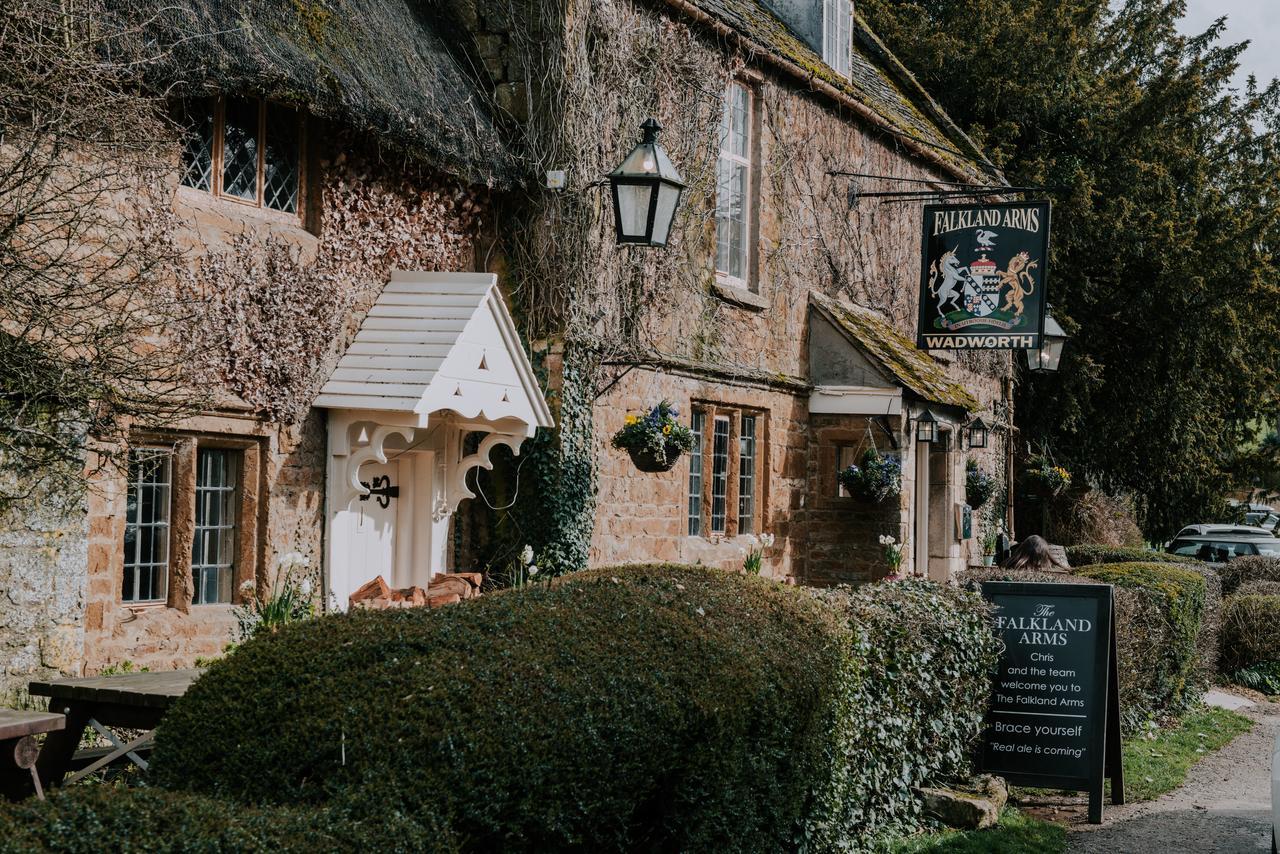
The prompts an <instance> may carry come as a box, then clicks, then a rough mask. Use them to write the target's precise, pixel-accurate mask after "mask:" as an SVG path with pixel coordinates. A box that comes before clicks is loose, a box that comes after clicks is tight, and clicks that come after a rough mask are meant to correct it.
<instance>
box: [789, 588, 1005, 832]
mask: <svg viewBox="0 0 1280 854" xmlns="http://www.w3.org/2000/svg"><path fill="white" fill-rule="evenodd" d="M814 595H816V596H818V597H820V598H822V599H824V600H825V601H827V602H829V603H830V604H832V605H834V606H836V607H837V608H838V609H839V610H840V611H841V612H842V613H843V614H845V615H846V617H847V619H848V620H849V624H850V625H851V626H852V627H853V629H854V631H855V633H856V637H857V641H856V644H857V645H856V651H857V657H858V660H859V662H860V665H861V668H862V672H863V678H862V680H861V681H860V682H859V684H858V688H857V691H856V692H855V694H854V698H853V699H854V708H855V710H856V714H857V720H856V724H857V725H856V727H855V729H854V730H853V733H854V739H853V741H852V742H851V743H849V744H846V745H845V746H844V747H843V752H844V756H845V764H846V767H848V768H849V769H852V770H853V774H852V776H851V778H850V781H851V783H852V786H853V791H852V792H851V793H850V796H849V797H847V798H846V799H845V812H844V815H843V817H842V818H841V820H840V821H841V825H842V826H843V828H844V829H845V832H846V833H852V834H853V835H854V836H859V837H862V838H871V837H876V836H882V835H885V834H886V833H888V832H893V831H905V830H910V829H912V828H914V827H915V826H916V824H917V821H916V820H917V819H918V817H919V806H920V802H919V799H918V797H917V796H916V793H915V789H916V787H918V786H923V785H926V784H927V783H929V782H930V781H935V780H941V779H946V778H949V777H954V776H961V775H963V774H965V773H967V772H968V771H969V762H970V759H971V756H972V754H971V751H970V748H971V747H972V746H973V743H974V741H975V739H976V738H977V737H978V735H980V733H981V731H982V727H983V722H984V719H985V717H986V711H987V704H988V702H989V700H990V696H991V674H992V673H993V672H994V671H995V666H996V656H997V654H998V651H999V642H998V641H997V640H996V637H995V635H994V633H993V632H992V631H991V622H990V609H989V607H988V606H987V604H986V603H985V601H984V600H983V599H982V598H981V597H979V596H978V595H976V594H974V593H972V592H969V591H965V590H960V589H956V588H948V587H942V586H940V585H937V584H933V583H930V582H927V581H912V580H908V581H900V582H892V583H881V584H871V585H867V586H863V587H859V588H856V589H855V590H849V589H847V588H844V589H837V590H826V591H814Z"/></svg>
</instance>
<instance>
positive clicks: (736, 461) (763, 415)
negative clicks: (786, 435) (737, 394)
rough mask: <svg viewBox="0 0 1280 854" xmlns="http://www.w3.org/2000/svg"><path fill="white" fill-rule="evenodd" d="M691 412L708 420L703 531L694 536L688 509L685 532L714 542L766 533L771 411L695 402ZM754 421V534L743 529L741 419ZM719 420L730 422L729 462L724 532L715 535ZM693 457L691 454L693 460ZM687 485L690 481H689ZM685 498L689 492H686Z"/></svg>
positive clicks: (703, 485) (703, 472)
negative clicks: (713, 517)
mask: <svg viewBox="0 0 1280 854" xmlns="http://www.w3.org/2000/svg"><path fill="white" fill-rule="evenodd" d="M690 409H691V412H700V413H702V414H703V417H704V419H705V421H704V425H705V426H704V429H703V435H702V454H701V456H702V471H701V475H702V483H701V488H702V501H701V526H700V527H701V531H700V532H699V533H694V532H692V530H691V525H690V523H689V520H688V516H689V514H688V508H686V513H685V517H686V522H685V531H686V534H687V536H689V537H696V538H698V539H703V540H709V541H711V542H722V541H725V540H731V539H733V538H734V537H737V536H738V535H739V534H747V533H753V534H759V533H761V532H762V531H765V530H767V524H768V520H767V513H766V508H767V507H768V506H769V481H768V478H767V477H765V472H767V471H768V470H769V428H770V423H769V421H770V419H769V412H768V410H764V409H758V408H755V407H748V406H734V405H730V404H723V403H717V402H712V401H694V402H693V405H692V407H691V408H690ZM744 415H746V416H750V417H754V418H755V420H756V422H755V429H756V434H755V461H754V466H753V470H752V478H753V483H754V487H755V490H754V499H753V502H752V504H753V506H752V508H751V531H743V530H741V528H742V527H743V526H742V525H741V520H740V517H739V511H740V495H739V488H740V487H739V484H740V473H741V430H742V417H743V416H744ZM717 418H727V419H728V421H729V436H728V459H727V468H726V477H725V481H726V482H725V529H724V531H722V532H721V531H714V530H712V527H711V512H712V490H713V488H714V485H713V478H712V470H713V466H714V464H715V463H714V454H713V453H712V451H713V449H714V442H715V422H716V419H717ZM693 456H694V455H693V454H691V455H690V457H693ZM686 483H688V481H686ZM685 492H686V494H687V492H688V490H685Z"/></svg>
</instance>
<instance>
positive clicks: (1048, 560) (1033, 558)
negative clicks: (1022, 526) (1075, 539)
mask: <svg viewBox="0 0 1280 854" xmlns="http://www.w3.org/2000/svg"><path fill="white" fill-rule="evenodd" d="M1004 568H1005V569H1027V570H1040V571H1044V570H1065V569H1067V567H1066V566H1064V565H1063V564H1062V562H1061V561H1059V560H1058V558H1056V557H1055V556H1054V554H1053V552H1052V551H1050V550H1049V543H1048V542H1047V541H1046V540H1045V538H1044V537H1041V536H1039V535H1037V534H1032V535H1031V536H1029V537H1027V538H1026V539H1025V540H1023V541H1022V542H1020V543H1018V545H1017V546H1016V547H1015V548H1014V549H1013V550H1012V551H1011V552H1009V556H1008V557H1007V558H1005V559H1004Z"/></svg>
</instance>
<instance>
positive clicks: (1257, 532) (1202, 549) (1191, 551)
mask: <svg viewBox="0 0 1280 854" xmlns="http://www.w3.org/2000/svg"><path fill="white" fill-rule="evenodd" d="M1165 551H1166V552H1168V553H1170V554H1175V555H1185V556H1187V557H1193V558H1195V559H1196V560H1202V561H1205V562H1206V563H1224V562H1226V561H1229V560H1231V559H1232V558H1237V557H1241V556H1243V555H1274V556H1277V557H1280V538H1277V537H1276V535H1275V534H1273V533H1272V532H1271V531H1268V530H1267V529H1266V528H1254V527H1249V526H1247V525H1188V526H1187V527H1185V528H1183V529H1182V530H1181V531H1179V532H1178V536H1177V537H1175V538H1174V540H1173V542H1171V543H1169V545H1168V547H1167V548H1165Z"/></svg>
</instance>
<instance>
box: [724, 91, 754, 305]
mask: <svg viewBox="0 0 1280 854" xmlns="http://www.w3.org/2000/svg"><path fill="white" fill-rule="evenodd" d="M750 190H751V91H750V90H749V89H747V87H746V86H743V85H742V84H741V83H730V84H729V87H728V89H726V90H725V105H724V114H723V116H722V118H721V121H720V156H719V158H718V159H717V161H716V273H717V274H718V275H719V276H720V277H721V278H723V279H726V280H728V283H729V284H732V285H736V286H738V287H746V285H747V276H748V272H749V270H748V267H749V261H750V259H749V249H750V247H749V245H748V231H749V226H750V222H749V221H748V220H749V210H750Z"/></svg>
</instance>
